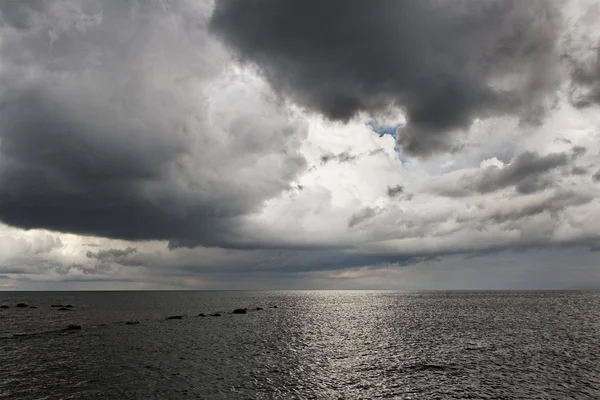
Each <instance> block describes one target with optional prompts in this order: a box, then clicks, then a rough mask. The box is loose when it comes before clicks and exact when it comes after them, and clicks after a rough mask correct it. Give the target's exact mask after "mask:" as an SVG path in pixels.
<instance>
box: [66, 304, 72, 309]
mask: <svg viewBox="0 0 600 400" xmlns="http://www.w3.org/2000/svg"><path fill="white" fill-rule="evenodd" d="M65 307H66V308H73V306H72V305H71V304H67V305H66V306H65Z"/></svg>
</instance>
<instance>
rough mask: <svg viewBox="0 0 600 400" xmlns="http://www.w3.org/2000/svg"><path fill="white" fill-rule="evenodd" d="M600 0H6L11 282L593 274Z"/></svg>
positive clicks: (534, 282) (192, 285)
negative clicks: (109, 0)
mask: <svg viewBox="0 0 600 400" xmlns="http://www.w3.org/2000/svg"><path fill="white" fill-rule="evenodd" d="M598 18H600V0H555V1H542V0H539V1H538V0H531V1H522V2H518V1H510V0H483V1H477V2H475V1H465V0H451V1H447V2H439V1H435V0H424V1H419V2H415V1H408V0H406V1H403V0H398V1H390V0H373V1H369V2H367V1H359V0H356V1H354V0H348V1H347V2H344V6H343V7H341V6H340V2H338V1H333V0H319V1H317V0H315V1H312V0H302V1H301V0H290V1H287V2H281V1H280V0H216V1H191V0H173V1H167V0H164V1H159V0H153V1H135V0H127V1H120V2H114V3H113V2H111V3H102V2H97V1H92V0H73V1H69V2H63V1H58V0H44V1H42V0H33V1H27V2H16V1H7V0H4V1H2V0H0V56H1V57H0V81H1V82H2V85H1V86H0V289H9V290H14V289H406V290H420V289H544V288H551V289H582V288H600V268H599V266H600V252H598V249H599V248H600V241H599V239H600V228H599V226H600V201H599V198H598V194H599V189H600V187H599V185H600V178H599V177H600V163H599V162H598V156H599V155H600V141H599V139H600V113H599V112H598V111H600V59H599V56H598V55H599V54H600V47H599V43H600V29H598V28H597V24H596V21H598ZM373 127H379V128H378V129H374V128H373ZM387 127H390V128H387ZM392 127H393V128H392Z"/></svg>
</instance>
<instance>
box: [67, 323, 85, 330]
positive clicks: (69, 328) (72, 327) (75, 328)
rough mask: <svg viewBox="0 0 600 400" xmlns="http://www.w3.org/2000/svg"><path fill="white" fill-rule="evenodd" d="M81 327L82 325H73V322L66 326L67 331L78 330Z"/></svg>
mask: <svg viewBox="0 0 600 400" xmlns="http://www.w3.org/2000/svg"><path fill="white" fill-rule="evenodd" d="M80 329H81V326H80V325H73V324H71V325H69V326H67V327H66V328H65V331H78V330H80Z"/></svg>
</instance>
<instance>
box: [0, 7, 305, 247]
mask: <svg viewBox="0 0 600 400" xmlns="http://www.w3.org/2000/svg"><path fill="white" fill-rule="evenodd" d="M209 12H210V9H209V4H208V3H207V4H204V3H201V4H194V2H173V3H169V4H168V5H167V4H162V3H159V2H138V1H119V2H106V3H98V2H91V1H84V0H81V1H74V2H62V1H46V0H44V1H41V0H40V1H27V2H15V1H2V2H0V19H1V21H2V23H3V25H4V28H3V29H2V31H1V35H2V36H1V41H2V45H1V47H0V58H1V59H2V69H1V70H0V82H1V83H2V85H1V87H0V220H1V221H3V222H5V223H7V224H10V225H13V226H18V227H22V228H26V229H29V228H47V229H50V230H55V231H63V232H72V233H81V234H92V235H97V236H103V237H112V238H122V239H132V240H149V239H161V240H172V241H173V242H174V243H176V242H177V241H178V240H186V241H191V242H194V243H203V244H222V245H229V244H231V245H235V243H236V242H237V241H238V240H241V239H240V238H239V237H237V236H236V234H235V231H236V226H237V221H238V219H239V218H242V217H243V216H244V215H246V214H247V213H250V212H253V211H256V210H258V209H260V207H262V205H263V203H264V201H265V200H267V199H269V198H272V197H274V196H277V195H278V194H280V193H281V192H283V191H285V190H288V189H289V185H290V182H291V181H293V180H294V179H295V178H296V176H297V175H298V173H300V172H301V171H303V170H304V168H305V163H306V162H305V160H304V158H303V157H302V156H301V155H299V153H298V149H299V146H300V144H301V142H302V140H303V138H304V137H305V135H306V130H305V127H304V126H303V125H302V124H299V123H296V122H293V121H292V120H291V118H289V117H288V115H287V114H286V113H285V111H284V110H283V109H281V108H278V107H279V106H278V105H277V104H276V102H272V101H271V100H270V99H269V98H268V94H267V95H265V93H264V90H263V89H262V87H261V86H260V84H259V83H256V82H255V81H252V80H249V81H247V82H246V81H243V82H242V81H240V79H242V78H236V77H235V76H229V75H226V74H223V73H222V71H223V69H224V68H223V67H224V65H225V64H224V63H225V62H226V61H227V55H226V53H225V52H224V51H223V50H222V48H221V46H220V45H219V44H218V43H217V42H216V41H215V40H214V39H213V38H212V37H211V36H210V35H209V34H208V32H207V29H206V27H205V26H203V22H202V21H204V20H206V19H207V17H208V15H209ZM236 79H237V80H236ZM248 79H249V78H248Z"/></svg>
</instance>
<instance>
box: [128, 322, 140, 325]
mask: <svg viewBox="0 0 600 400" xmlns="http://www.w3.org/2000/svg"><path fill="white" fill-rule="evenodd" d="M139 323H140V321H127V322H125V325H137V324H139Z"/></svg>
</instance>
